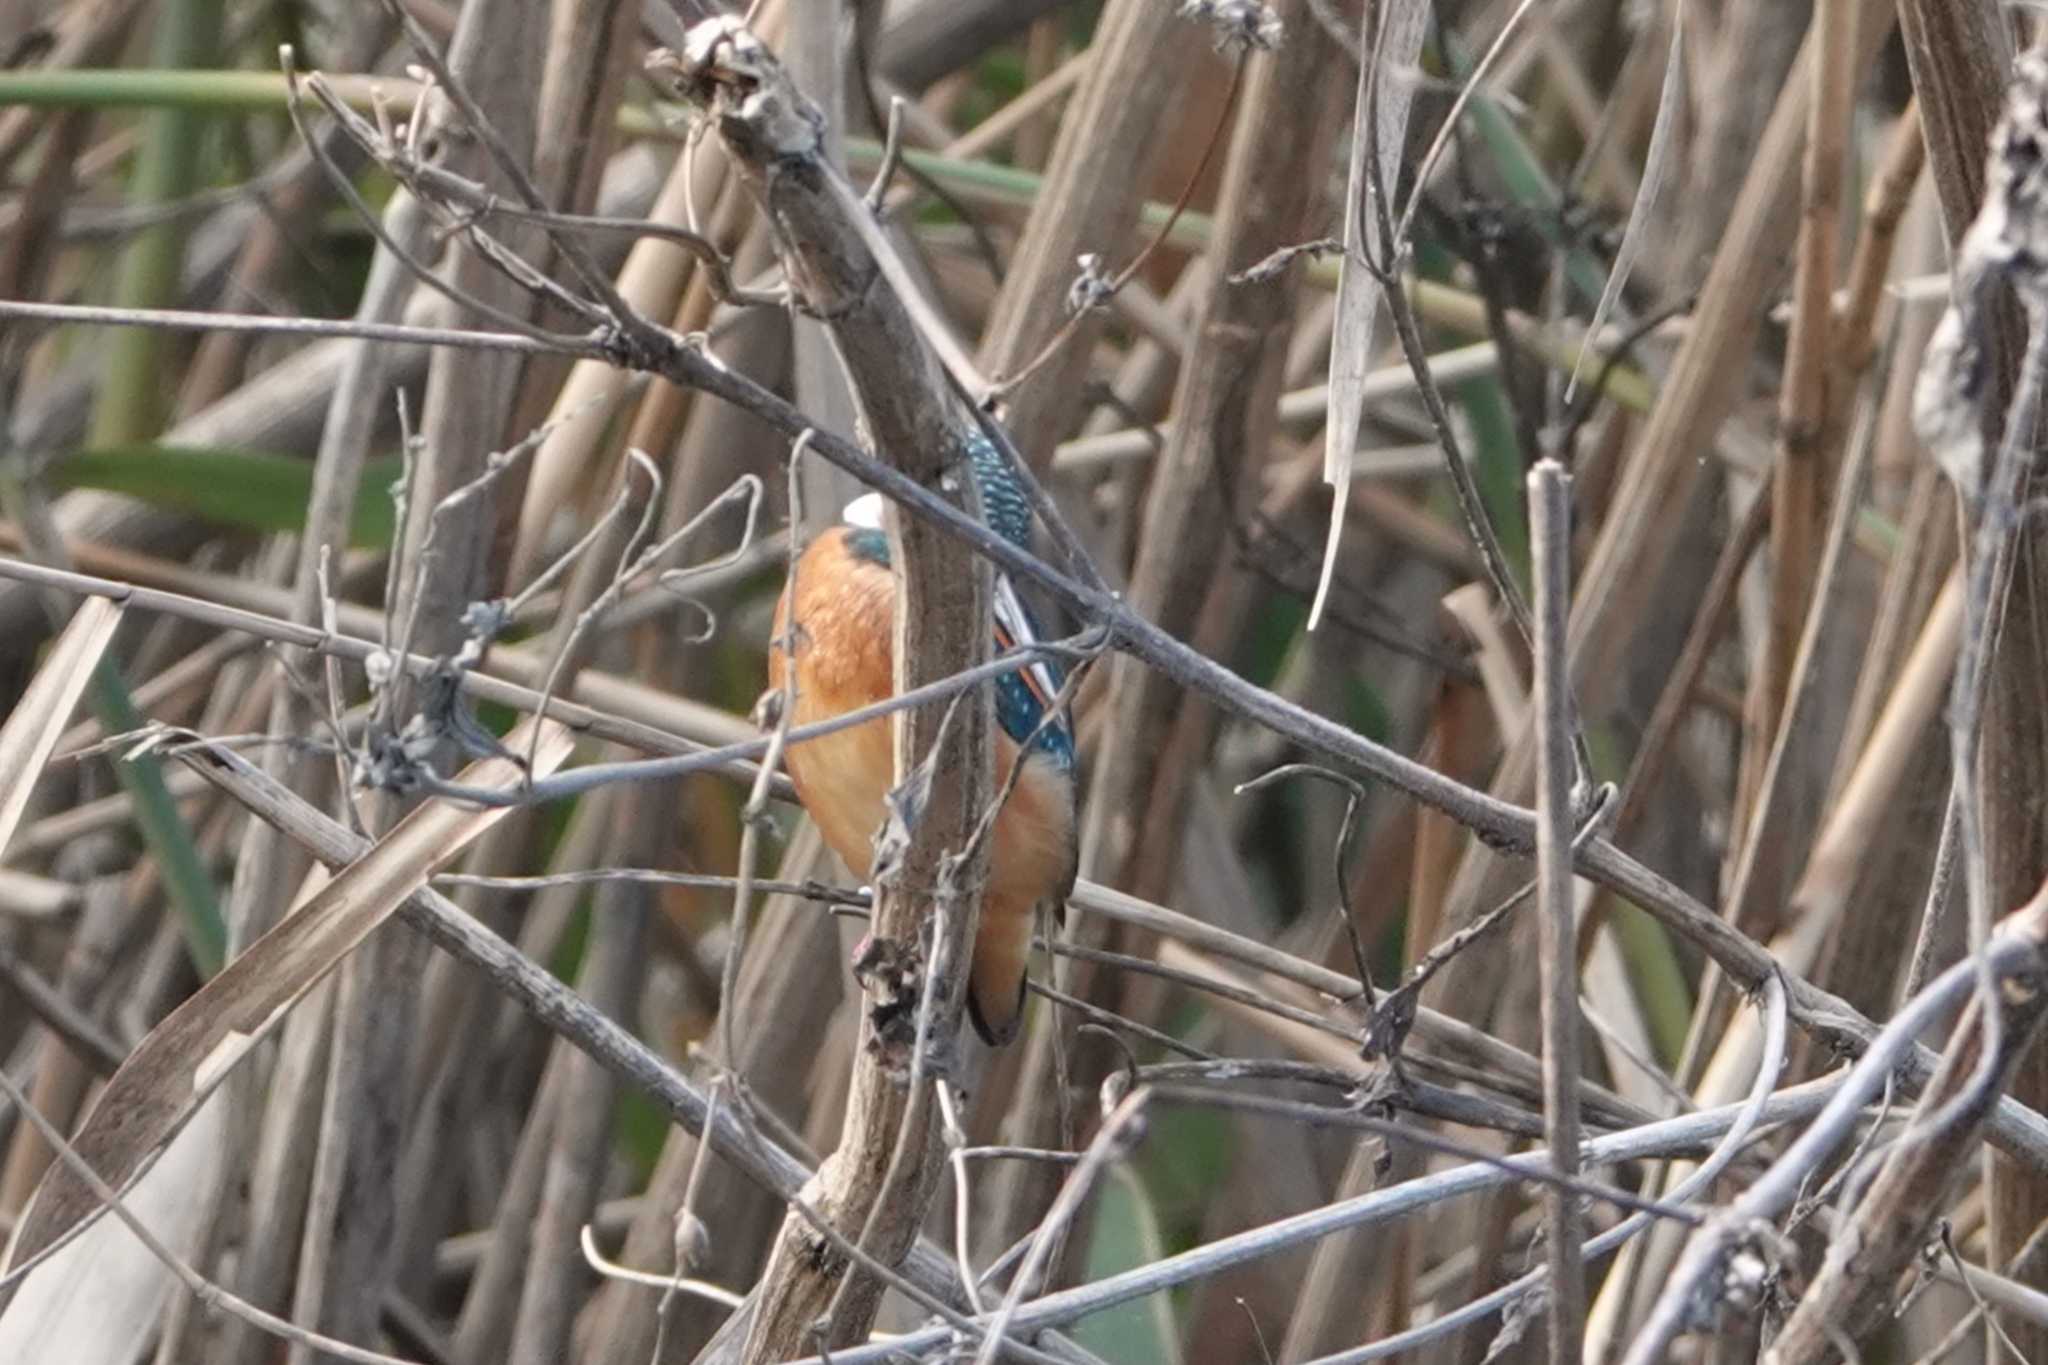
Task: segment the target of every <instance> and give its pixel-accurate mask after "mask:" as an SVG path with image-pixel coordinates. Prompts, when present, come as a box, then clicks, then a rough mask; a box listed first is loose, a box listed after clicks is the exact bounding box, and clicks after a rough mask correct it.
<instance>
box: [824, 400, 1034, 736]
mask: <svg viewBox="0 0 2048 1365" xmlns="http://www.w3.org/2000/svg"><path fill="white" fill-rule="evenodd" d="M964 442H965V444H966V446H967V462H968V469H969V472H970V473H971V474H972V475H973V478H974V484H975V487H976V489H977V490H978V491H979V492H980V493H981V510H982V515H983V516H984V517H985V518H987V520H988V524H989V526H990V527H991V528H992V529H993V530H994V531H995V532H996V533H997V534H998V535H1000V536H1002V538H1003V539H1005V540H1007V541H1009V542H1010V543H1011V544H1012V545H1016V546H1019V547H1020V548H1022V549H1026V550H1028V549H1030V548H1031V503H1030V500H1029V499H1027V498H1026V497H1025V496H1024V490H1023V489H1022V488H1020V487H1019V486H1018V484H1017V480H1016V478H1015V477H1014V476H1012V475H1011V473H1010V467H1009V465H1008V463H1007V462H1006V461H1005V460H1004V459H1003V455H1002V452H1001V451H999V450H997V449H996V448H995V446H994V444H993V443H991V442H990V440H989V439H988V437H987V435H985V434H984V433H983V432H982V431H981V429H980V428H979V427H974V428H970V429H969V430H968V431H967V433H966V434H965V437H964ZM843 534H844V536H845V538H846V540H845V544H846V550H847V553H848V554H850V555H852V556H853V557H854V558H856V559H860V560H865V561H867V562H868V563H870V564H878V565H881V566H882V567H884V568H887V567H888V564H889V538H888V536H886V535H885V534H883V533H882V532H881V531H878V530H874V529H873V528H870V527H865V526H853V527H847V528H845V530H844V532H843ZM995 622H996V636H997V645H998V648H1003V647H1005V645H1004V642H1005V640H1006V639H1007V641H1008V643H1010V644H1018V645H1023V644H1030V643H1034V642H1036V641H1038V640H1040V639H1042V638H1043V636H1042V635H1041V634H1040V632H1039V629H1038V622H1037V621H1036V620H1034V619H1033V617H1032V615H1031V609H1030V608H1029V607H1027V606H1026V605H1025V604H1024V600H1023V599H1022V598H1021V597H1019V596H1018V595H1017V591H1016V589H1015V587H1014V586H1013V585H1012V584H1011V583H1010V581H1009V577H1008V575H1006V574H1004V573H1003V572H1002V571H1001V570H1000V569H998V570H997V571H996V600H995ZM1065 683H1066V670H1065V669H1063V668H1061V667H1060V665H1059V664H1058V663H1056V662H1054V661H1053V660H1050V659H1047V660H1042V661H1039V662H1035V663H1032V664H1031V665H1029V666H1028V667H1027V668H1023V669H1019V670H1018V671H1017V672H1015V673H1005V674H1003V675H1002V676H1001V677H999V678H997V679H996V722H997V724H999V725H1001V726H1002V727H1003V733H1004V734H1006V735H1008V736H1009V737H1010V738H1011V739H1012V740H1014V741H1015V742H1016V743H1018V744H1023V743H1025V742H1027V741H1031V738H1032V735H1033V733H1034V732H1036V733H1037V736H1038V737H1037V739H1036V740H1035V741H1033V742H1032V748H1033V749H1034V751H1036V752H1039V753H1042V754H1044V755H1045V756H1046V757H1047V758H1049V759H1051V760H1052V762H1053V764H1054V765H1055V766H1056V767H1058V768H1059V769H1060V770H1061V771H1063V772H1066V771H1071V770H1072V769H1073V767H1074V735H1073V731H1072V730H1071V729H1069V728H1068V725H1067V722H1066V719H1065V718H1064V717H1060V718H1057V719H1055V720H1054V721H1053V722H1052V723H1051V724H1050V725H1047V726H1045V728H1044V729H1043V730H1039V725H1040V724H1041V723H1042V722H1043V721H1044V720H1045V714H1046V706H1047V704H1048V703H1049V702H1050V701H1051V700H1052V699H1053V698H1055V697H1057V696H1058V695H1059V691H1060V688H1061V687H1062V686H1064V685H1065Z"/></svg>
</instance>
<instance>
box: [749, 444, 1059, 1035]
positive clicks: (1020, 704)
mask: <svg viewBox="0 0 2048 1365" xmlns="http://www.w3.org/2000/svg"><path fill="white" fill-rule="evenodd" d="M962 441H963V444H964V445H965V452H964V454H965V456H966V464H967V467H968V470H969V472H970V473H971V475H972V477H973V479H974V481H975V485H976V488H977V490H978V491H979V493H980V494H981V504H982V511H983V515H984V516H985V517H986V518H987V521H988V524H989V526H990V527H991V528H992V529H994V530H995V531H996V532H998V533H999V534H1000V535H1002V536H1003V537H1004V538H1005V539H1007V540H1009V541H1010V542H1012V543H1013V544H1016V545H1019V546H1021V547H1024V548H1027V549H1028V548H1029V547H1030V538H1031V507H1030V504H1029V502H1028V501H1027V500H1026V499H1025V497H1024V492H1023V489H1022V488H1021V487H1019V485H1018V482H1017V478H1016V476H1015V475H1014V474H1013V473H1012V472H1011V469H1010V466H1009V465H1008V463H1007V462H1006V461H1005V460H1004V459H1003V457H1002V456H1001V454H999V453H998V452H997V450H996V448H995V446H994V445H993V443H991V442H990V440H989V438H988V437H987V435H986V434H984V433H982V432H981V431H979V430H973V431H972V432H971V433H969V434H968V435H966V436H964V437H963V438H962ZM882 507H883V502H882V497H881V495H880V494H878V493H870V494H866V495H864V496H862V497H860V498H856V499H854V501H853V502H851V503H849V504H848V505H847V507H846V509H845V512H844V513H843V516H842V524H840V525H837V526H833V527H831V528H829V529H827V530H825V531H824V532H822V533H820V534H819V535H818V536H816V537H815V538H814V539H812V541H811V542H810V543H809V544H808V545H807V546H805V547H804V550H803V552H802V553H801V554H800V555H799V556H798V558H797V563H796V567H795V571H794V573H793V574H792V575H791V576H790V579H789V580H788V581H787V582H786V583H785V584H784V587H783V592H782V597H781V600H780V601H779V602H777V604H776V608H775V624H774V632H775V633H774V636H773V639H774V640H775V641H776V642H777V643H775V644H773V645H771V646H770V648H769V651H768V684H769V688H770V690H771V692H773V693H778V694H779V693H782V692H783V691H784V689H785V688H786V687H789V685H790V684H791V683H792V682H793V684H794V686H793V689H792V690H791V692H790V702H791V704H790V706H789V707H788V708H787V718H788V720H789V723H790V724H791V725H792V726H800V725H809V724H811V723H813V722H816V721H824V720H830V719H833V718H835V717H838V716H842V715H845V714H846V713H847V712H849V711H853V710H857V709H859V708H861V707H864V706H871V705H873V704H875V703H877V702H880V701H885V700H887V699H888V698H889V697H891V696H893V695H894V694H895V677H896V674H895V660H894V658H893V641H894V638H895V635H894V630H893V625H894V618H895V611H896V581H895V575H894V570H893V569H892V568H891V566H890V559H889V538H888V536H887V534H885V533H884V531H883V530H882V520H881V513H882ZM792 587H793V588H794V610H793V611H792V603H791V597H792ZM991 616H992V620H993V628H994V640H993V643H994V645H995V648H996V651H997V652H1001V651H1004V650H1009V649H1014V648H1018V647H1020V646H1025V645H1029V644H1032V643H1034V642H1036V641H1038V640H1039V639H1040V635H1039V632H1038V627H1037V623H1036V622H1035V621H1034V619H1033V618H1032V615H1031V612H1030V610H1029V609H1028V608H1027V607H1026V606H1025V604H1024V602H1023V599H1022V598H1020V597H1019V596H1018V594H1017V590H1016V586H1015V584H1013V583H1012V582H1011V581H1010V579H1009V577H1008V575H1006V574H1004V573H1002V572H1001V571H998V572H997V574H996V577H995V591H994V598H993V602H992V609H991ZM792 617H793V618H794V621H795V624H796V630H795V631H794V632H791V631H790V628H789V627H790V623H791V620H792ZM792 673H793V674H794V677H793V679H792V678H791V676H790V675H791V674H792ZM1063 682H1064V678H1063V671H1062V669H1061V668H1060V666H1059V665H1058V664H1057V663H1055V662H1053V661H1051V660H1047V659H1043V658H1040V659H1034V660H1033V661H1031V662H1030V663H1029V664H1027V665H1025V666H1023V667H1021V668H1019V669H1017V670H1016V671H1015V672H1010V673H1005V674H1002V675H1000V676H999V677H998V678H997V679H996V681H995V684H994V686H995V715H996V722H997V723H996V727H995V730H996V733H995V736H994V739H995V760H996V761H995V781H994V787H993V789H994V791H995V792H997V793H1001V792H1002V791H1003V790H1004V786H1005V784H1006V783H1007V782H1008V781H1009V778H1010V774H1011V770H1012V768H1013V766H1014V765H1015V764H1017V763H1018V762H1019V761H1020V760H1021V761H1022V763H1023V765H1024V768H1023V772H1022V773H1021V774H1020V775H1019V776H1018V779H1017V784H1016V787H1015V790H1013V791H1012V792H1011V793H1010V796H1009V799H1008V801H1007V802H1006V803H1005V804H1004V806H1003V808H1002V810H1001V811H1000V812H999V813H998V815H997V817H996V822H995V830H994V834H993V839H992V844H991V847H990V851H989V865H988V880H987V884H986V889H985V891H984V894H983V899H982V906H981V918H980V921H979V924H978V926H977V929H976V932H975V941H974V952H973V958H972V963H971V966H970V968H969V972H968V982H967V1015H968V1019H969V1020H970V1022H972V1024H973V1025H974V1030H975V1032H976V1033H977V1034H979V1035H980V1036H981V1038H982V1039H983V1041H985V1042H987V1043H988V1044H990V1045H991V1046H1000V1045H1002V1044H1004V1043H1007V1042H1009V1041H1010V1040H1011V1039H1012V1038H1014V1037H1015V1036H1016V1034H1017V1030H1018V1027H1019V1025H1020V1023H1021V1022H1022V1019H1023V1009H1024V983H1025V976H1026V968H1027V965H1028V961H1029V957H1030V952H1031V931H1032V928H1033V925H1034V923H1035V920H1036V916H1037V909H1038V907H1039V906H1040V905H1041V904H1050V905H1051V906H1052V907H1053V908H1054V910H1055V911H1061V910H1063V909H1064V906H1065V902H1066V898H1067V895H1068V894H1069V893H1070V892H1071V891H1072V889H1073V885H1074V877H1075V873H1076V869H1077V867H1078V865H1079V843H1078V839H1077V837H1076V821H1075V799H1076V798H1075V793H1076V791H1077V789H1078V783H1079V774H1078V761H1077V758H1076V754H1075V748H1074V734H1073V730H1072V728H1071V725H1070V724H1069V722H1068V720H1067V717H1066V715H1065V714H1064V711H1063V710H1061V709H1059V708H1057V707H1056V701H1057V699H1058V697H1059V695H1060V689H1061V686H1062V685H1063ZM783 762H784V765H785V766H786V768H787V770H788V772H789V778H790V781H791V783H792V784H793V785H794V786H795V788H796V794H797V799H798V800H799V801H800V802H801V803H802V805H803V808H804V809H805V811H807V812H808V813H809V814H810V817H811V819H812V820H813V821H814V822H815V823H816V824H817V826H818V830H819V833H820V834H822V835H823V836H824V840H825V842H826V844H827V845H829V846H830V847H831V849H832V851H833V852H835V853H837V854H838V855H839V857H840V858H841V859H842V860H843V861H844V862H845V863H846V865H847V867H848V868H850V869H852V870H853V872H854V873H855V874H856V875H862V876H865V875H867V874H868V872H869V871H870V870H871V866H872V862H873V856H874V853H873V850H874V838H875V834H876V832H877V831H878V830H880V829H881V827H882V824H883V821H884V819H885V816H886V808H885V804H884V803H885V799H886V797H887V795H888V792H889V790H890V788H891V787H892V786H893V785H894V783H895V767H896V763H895V749H894V745H893V742H892V739H891V735H890V728H889V718H888V717H886V716H880V717H876V718H875V719H873V720H868V721H863V722H862V723H860V724H859V725H855V726H852V727H850V728H848V729H845V730H840V731H837V732H835V733H833V734H830V735H824V736H820V737H818V738H815V739H810V740H806V741H803V742H801V743H796V744H792V745H790V746H789V749H788V751H787V752H786V753H785V754H784V756H783Z"/></svg>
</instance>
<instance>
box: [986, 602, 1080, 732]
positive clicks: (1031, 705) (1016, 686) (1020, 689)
mask: <svg viewBox="0 0 2048 1365" xmlns="http://www.w3.org/2000/svg"><path fill="white" fill-rule="evenodd" d="M994 617H995V633H996V648H997V649H998V650H1006V649H1015V648H1017V647H1018V646H1020V645H1029V644H1035V643H1037V642H1038V640H1039V639H1040V638H1041V637H1040V635H1039V633H1038V628H1037V624H1036V623H1035V622H1034V621H1033V620H1032V619H1031V611H1030V609H1029V608H1027V607H1026V606H1025V605H1024V601H1023V599H1022V598H1020V597H1018V596H1017V589H1016V588H1015V586H1013V585H1012V584H1011V582H1010V580H1009V577H1008V576H1007V575H1005V574H1000V573H999V574H997V575H996V598H995V603H994ZM1065 682H1066V677H1065V670H1063V669H1062V668H1061V667H1060V666H1059V665H1058V664H1057V663H1054V662H1053V661H1051V660H1049V659H1034V660H1033V661H1032V662H1031V663H1029V664H1027V665H1025V666H1024V667H1023V668H1020V669H1018V670H1017V671H1016V672H1015V673H1005V674H1004V675H1003V676H1002V677H1000V678H998V679H996V721H997V723H999V724H1000V725H1001V726H1002V727H1003V733H1004V734H1006V735H1008V736H1009V737H1010V738H1011V739H1013V740H1015V741H1016V742H1017V743H1019V744H1024V743H1027V742H1028V743H1030V744H1031V745H1032V747H1033V749H1034V750H1036V751H1037V752H1040V753H1043V754H1045V755H1046V757H1048V758H1050V759H1051V760H1052V761H1053V762H1054V763H1055V764H1057V765H1058V766H1059V767H1061V768H1063V769H1066V768H1072V767H1073V766H1074V735H1073V731H1072V730H1071V729H1069V728H1068V725H1067V721H1066V717H1065V716H1063V715H1054V716H1053V720H1052V721H1051V723H1050V724H1045V728H1044V729H1042V730H1041V729H1039V726H1040V725H1041V724H1044V723H1045V718H1046V716H1047V715H1048V714H1052V712H1053V701H1054V699H1055V698H1057V697H1058V696H1059V694H1060V688H1061V687H1062V686H1064V685H1065ZM1034 734H1036V736H1037V738H1036V739H1035V740H1034V739H1033V738H1032V737H1033V735H1034Z"/></svg>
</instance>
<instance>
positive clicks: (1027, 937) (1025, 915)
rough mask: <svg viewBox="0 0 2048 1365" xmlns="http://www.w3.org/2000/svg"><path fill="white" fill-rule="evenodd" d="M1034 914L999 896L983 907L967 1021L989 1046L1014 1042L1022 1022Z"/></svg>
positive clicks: (1030, 908) (969, 983)
mask: <svg viewBox="0 0 2048 1365" xmlns="http://www.w3.org/2000/svg"><path fill="white" fill-rule="evenodd" d="M1036 909H1037V907H1036V906H1033V905H1032V904H1030V903H1029V902H1025V903H1022V904H1019V903H1018V902H1016V901H1014V900H1010V899H1008V898H1005V897H999V896H990V897H989V898H988V899H987V900H986V901H984V902H983V903H982V907H981V923H980V925H979V926H978V927H977V928H976V930H975V934H974V966H973V968H972V970H971V971H970V973H969V975H968V978H967V1017H968V1019H969V1020H970V1021H971V1022H972V1023H973V1024H974V1031H975V1032H976V1033H978V1034H980V1035H981V1038H982V1041H983V1042H985V1043H987V1044H988V1045H989V1046H991V1047H1001V1046H1002V1045H1003V1044H1004V1043H1007V1042H1009V1041H1010V1040H1011V1039H1012V1038H1015V1037H1016V1036H1017V1027H1018V1025H1019V1024H1020V1023H1022V1022H1023V1019H1024V972H1025V968H1026V967H1027V966H1028V965H1029V964H1030V960H1031V928H1032V922H1033V919H1034V918H1035V915H1034V911H1035V910H1036Z"/></svg>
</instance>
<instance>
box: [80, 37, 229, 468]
mask: <svg viewBox="0 0 2048 1365" xmlns="http://www.w3.org/2000/svg"><path fill="white" fill-rule="evenodd" d="M221 9H222V3H221V0H165V3H164V4H163V5H162V7H161V8H160V9H159V10H158V12H157V21H156V38H155V47H154V59H155V61H156V62H157V63H158V64H159V65H160V66H163V67H166V68H170V69H173V70H184V69H187V68H194V67H201V66H204V65H206V64H208V63H210V62H213V61H216V60H218V50H219V46H220V30H221ZM200 132H201V115H200V112H199V111H198V110H196V109H194V108H192V107H191V106H189V105H185V104H166V105H163V106H162V107H160V108H158V109H157V110H156V111H155V112H153V113H152V114H151V115H150V116H149V120H148V123H147V124H146V126H145V127H144V130H143V139H142V148H141V152H140V154H139V155H138V157H137V160H136V163H135V177H134V180H133V182H132V183H131V185H130V187H129V198H130V201H131V202H132V203H135V204H138V205H147V204H164V203H169V202H171V201H172V200H175V199H180V198H182V197H184V196H185V195H188V194H190V193H191V192H192V190H193V188H194V185H195V182H196V181H197V178H198V174H199V139H200ZM186 227H187V225H186V224H185V223H184V222H183V221H181V220H178V219H172V220H169V221H166V222H162V223H158V224H156V225H155V226H153V227H149V228H145V229H143V230H142V231H141V232H138V233H136V234H135V236H134V237H133V239H131V240H130V241H129V243H128V247H127V250H125V251H124V252H123V253H122V255H121V262H120V266H119V269H118V274H117V276H116V280H115V285H114V298H115V301H116V302H118V303H119V304H121V305H122V306H123V307H128V308H161V307H164V306H165V305H167V304H169V303H171V302H172V301H173V300H174V299H175V298H176V296H177V292H178V275H179V271H180V269H181V268H182V266H183V264H184V259H185V232H186ZM167 341H168V334H167V333H165V332H163V331H161V330H159V329H157V328H154V327H124V328H122V329H120V330H119V331H117V332H115V333H114V334H113V335H112V336H111V337H109V338H108V339H107V342H106V347H107V359H106V368H105V370H104V371H103V378H102V383H101V386H100V394H99V401H98V405H97V407H96V408H95V409H94V412H93V428H92V435H93V443H94V444H95V445H126V444H130V443H133V442H137V441H146V440H148V439H149V438H150V437H152V436H154V435H156V433H157V431H158V430H159V429H160V428H161V426H162V425H163V416H164V396H163V394H164V390H163V374H164V367H163V350H164V347H165V345H166V344H167Z"/></svg>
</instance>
